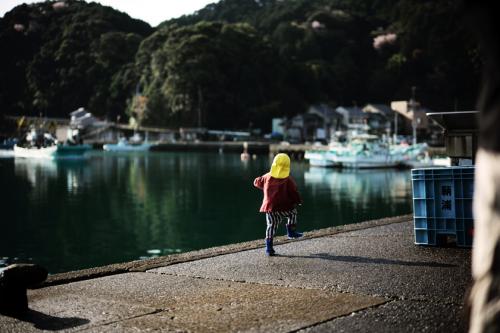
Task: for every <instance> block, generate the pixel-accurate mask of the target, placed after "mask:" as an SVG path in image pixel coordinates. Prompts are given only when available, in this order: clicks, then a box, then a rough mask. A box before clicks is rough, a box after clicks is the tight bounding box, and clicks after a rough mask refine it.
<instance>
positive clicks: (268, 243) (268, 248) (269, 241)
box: [266, 238, 276, 257]
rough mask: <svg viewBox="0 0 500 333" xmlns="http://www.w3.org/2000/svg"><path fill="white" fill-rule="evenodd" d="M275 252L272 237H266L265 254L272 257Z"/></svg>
mask: <svg viewBox="0 0 500 333" xmlns="http://www.w3.org/2000/svg"><path fill="white" fill-rule="evenodd" d="M275 253H276V252H275V251H274V249H273V239H272V238H271V239H269V238H266V255H268V256H269V257H272V256H274V254H275Z"/></svg>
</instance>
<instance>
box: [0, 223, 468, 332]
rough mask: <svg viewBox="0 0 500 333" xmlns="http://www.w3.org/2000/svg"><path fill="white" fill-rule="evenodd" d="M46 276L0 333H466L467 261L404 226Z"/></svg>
mask: <svg viewBox="0 0 500 333" xmlns="http://www.w3.org/2000/svg"><path fill="white" fill-rule="evenodd" d="M261 243H262V241H258V242H247V243H241V244H235V245H232V246H226V247H219V248H213V249H207V250H203V251H197V252H192V253H188V254H181V255H175V256H169V257H163V258H157V259H154V260H148V261H137V262H133V263H124V264H120V265H111V266H108V267H103V268H99V269H94V270H86V271H79V272H70V273H67V274H61V275H56V276H51V278H50V279H49V281H48V282H47V284H46V285H45V286H44V287H43V288H40V289H36V290H30V291H29V293H28V295H29V304H30V309H31V310H30V312H29V313H28V314H27V315H26V316H24V317H22V318H13V317H7V316H2V315H0V331H1V332H39V331H43V330H47V331H60V330H62V331H79V332H80V331H81V332H137V331H165V332H186V331H188V332H189V331H190V332H236V331H244V332H296V331H299V332H333V331H335V332H442V331H446V332H464V331H466V329H465V327H466V326H465V320H464V319H465V316H464V310H463V304H464V297H465V292H466V289H467V288H468V286H469V283H470V255H471V249H464V248H457V247H446V248H442V247H441V248H437V247H421V246H416V245H414V244H413V224H412V221H411V217H408V216H405V217H399V218H392V219H383V220H378V221H370V222H367V223H363V224H359V225H356V226H346V227H340V228H330V229H324V230H319V231H316V232H311V233H307V237H305V239H303V240H296V241H286V240H284V238H279V239H278V240H277V243H278V245H275V250H276V252H277V253H278V255H277V256H276V257H266V256H265V255H264V249H263V248H262V244H261Z"/></svg>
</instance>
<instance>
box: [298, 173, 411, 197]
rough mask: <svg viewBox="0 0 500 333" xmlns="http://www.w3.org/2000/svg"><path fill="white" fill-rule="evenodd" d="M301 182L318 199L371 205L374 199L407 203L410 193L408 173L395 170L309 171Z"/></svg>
mask: <svg viewBox="0 0 500 333" xmlns="http://www.w3.org/2000/svg"><path fill="white" fill-rule="evenodd" d="M304 182H305V184H306V186H308V187H310V188H311V191H312V192H313V193H315V194H317V195H324V194H325V192H326V193H328V194H329V195H330V197H331V199H332V200H336V201H339V200H340V201H351V202H352V203H357V204H362V205H364V206H366V205H370V202H371V201H372V200H373V198H374V197H377V198H379V199H382V200H384V199H385V200H387V201H407V198H408V193H410V191H411V183H410V182H409V173H408V172H407V171H402V170H394V169H370V170H367V169H362V170H338V169H329V168H314V167H311V168H310V169H309V170H308V171H306V172H304Z"/></svg>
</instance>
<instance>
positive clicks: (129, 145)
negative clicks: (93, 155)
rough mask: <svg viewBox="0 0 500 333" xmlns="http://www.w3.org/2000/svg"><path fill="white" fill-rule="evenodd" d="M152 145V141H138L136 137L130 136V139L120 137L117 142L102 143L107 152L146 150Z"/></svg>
mask: <svg viewBox="0 0 500 333" xmlns="http://www.w3.org/2000/svg"><path fill="white" fill-rule="evenodd" d="M152 146H153V144H152V143H149V142H147V140H146V141H140V140H139V139H138V137H135V138H134V137H132V138H131V140H127V139H126V138H124V137H122V138H120V139H119V140H118V142H117V143H111V144H105V145H103V146H102V149H103V150H104V151H109V152H147V151H149V149H150V148H151V147H152Z"/></svg>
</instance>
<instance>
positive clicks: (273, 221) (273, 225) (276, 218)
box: [266, 208, 297, 239]
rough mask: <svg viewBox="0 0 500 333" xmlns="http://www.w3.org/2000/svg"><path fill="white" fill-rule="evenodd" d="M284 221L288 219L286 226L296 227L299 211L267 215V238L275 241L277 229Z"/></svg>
mask: <svg viewBox="0 0 500 333" xmlns="http://www.w3.org/2000/svg"><path fill="white" fill-rule="evenodd" d="M282 219H286V220H287V223H286V225H296V224H297V209H296V208H294V209H292V210H289V211H285V212H267V213H266V223H267V228H266V238H267V239H273V237H274V234H275V233H276V229H277V228H278V225H279V224H280V222H281V220H282Z"/></svg>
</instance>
